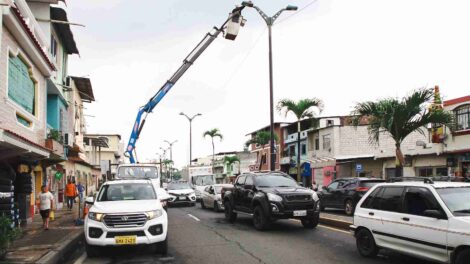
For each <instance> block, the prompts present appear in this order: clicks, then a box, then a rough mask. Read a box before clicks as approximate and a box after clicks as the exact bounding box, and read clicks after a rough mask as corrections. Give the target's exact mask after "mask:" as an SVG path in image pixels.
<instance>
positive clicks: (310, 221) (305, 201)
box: [224, 172, 319, 230]
mask: <svg viewBox="0 0 470 264" xmlns="http://www.w3.org/2000/svg"><path fill="white" fill-rule="evenodd" d="M318 201H319V199H318V196H317V194H316V193H315V192H314V191H312V190H310V189H307V188H304V187H301V186H299V185H298V184H297V182H296V181H295V180H294V179H292V177H290V176H289V175H287V174H285V173H283V172H260V173H246V174H242V175H240V176H238V177H237V179H236V181H235V184H234V187H233V188H226V191H225V194H224V207H225V218H226V219H227V220H228V221H229V222H234V221H235V220H236V218H237V215H238V214H243V215H248V216H251V217H253V224H254V226H255V228H256V229H258V230H264V229H266V228H268V227H269V225H270V223H271V222H272V221H275V220H277V219H288V218H296V219H300V221H301V222H302V225H303V226H304V227H305V228H315V227H316V226H317V225H318V220H319V209H318Z"/></svg>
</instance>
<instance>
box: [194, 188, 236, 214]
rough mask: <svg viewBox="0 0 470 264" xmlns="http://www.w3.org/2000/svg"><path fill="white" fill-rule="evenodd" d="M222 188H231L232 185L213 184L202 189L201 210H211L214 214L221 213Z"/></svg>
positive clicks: (222, 207)
mask: <svg viewBox="0 0 470 264" xmlns="http://www.w3.org/2000/svg"><path fill="white" fill-rule="evenodd" d="M223 188H233V185H231V184H213V185H209V186H207V187H206V188H204V191H203V192H202V193H201V207H202V208H203V209H205V208H213V209H214V211H216V212H219V211H223V210H224V203H223V201H222V196H221V192H222V189H223Z"/></svg>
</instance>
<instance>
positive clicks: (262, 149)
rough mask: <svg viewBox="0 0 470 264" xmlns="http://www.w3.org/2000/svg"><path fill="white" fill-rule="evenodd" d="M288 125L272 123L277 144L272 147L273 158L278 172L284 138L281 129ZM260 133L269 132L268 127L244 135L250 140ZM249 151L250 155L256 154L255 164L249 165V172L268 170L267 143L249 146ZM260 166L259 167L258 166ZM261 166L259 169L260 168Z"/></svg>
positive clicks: (268, 149)
mask: <svg viewBox="0 0 470 264" xmlns="http://www.w3.org/2000/svg"><path fill="white" fill-rule="evenodd" d="M288 124H290V123H286V122H276V123H274V134H275V135H277V137H278V139H279V142H275V146H274V148H275V149H274V152H275V154H276V158H275V165H274V166H275V170H280V169H281V164H280V159H281V157H280V156H281V155H280V153H281V152H282V150H283V149H284V136H283V128H284V127H285V126H286V125H288ZM260 131H266V132H269V131H270V126H266V127H263V128H261V129H258V130H255V131H253V132H251V133H249V134H246V136H250V138H255V136H256V133H258V132H260ZM250 149H251V150H250V151H251V152H252V153H256V163H253V164H251V166H250V169H251V170H260V169H261V170H270V168H269V166H270V146H269V143H268V144H266V145H263V146H261V145H258V144H251V145H250ZM260 164H261V165H260ZM260 166H261V168H260Z"/></svg>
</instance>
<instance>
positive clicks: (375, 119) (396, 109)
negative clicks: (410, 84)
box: [353, 88, 453, 177]
mask: <svg viewBox="0 0 470 264" xmlns="http://www.w3.org/2000/svg"><path fill="white" fill-rule="evenodd" d="M433 96H434V93H433V89H425V88H422V89H418V90H414V91H413V92H412V93H411V94H410V95H408V96H406V97H404V98H402V99H397V98H387V99H381V100H378V101H375V102H372V101H367V102H362V103H358V104H357V105H356V106H355V108H354V109H355V110H354V111H353V114H354V115H355V118H354V125H356V126H358V125H359V121H360V120H361V119H362V118H367V119H368V121H369V123H368V129H369V136H370V137H369V140H370V141H371V143H379V139H380V135H381V134H386V135H389V136H391V137H392V139H393V140H394V141H395V153H396V176H398V177H401V176H403V164H404V157H403V152H402V151H401V143H402V142H403V140H405V138H406V137H407V136H408V135H409V134H411V133H412V132H414V131H417V132H419V133H421V134H423V135H424V129H426V128H425V127H426V126H427V125H428V124H435V125H443V126H447V127H449V128H451V129H452V128H453V116H452V114H451V113H449V112H446V111H444V110H442V109H437V108H436V109H432V110H430V109H429V108H428V106H429V105H430V103H432V98H433Z"/></svg>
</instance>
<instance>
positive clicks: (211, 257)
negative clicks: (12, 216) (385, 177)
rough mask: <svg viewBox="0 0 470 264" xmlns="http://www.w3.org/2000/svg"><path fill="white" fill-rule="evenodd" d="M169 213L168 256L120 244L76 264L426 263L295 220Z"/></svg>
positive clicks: (184, 210) (187, 211) (189, 209)
mask: <svg viewBox="0 0 470 264" xmlns="http://www.w3.org/2000/svg"><path fill="white" fill-rule="evenodd" d="M169 217H170V228H169V245H170V247H169V248H170V249H169V254H168V256H167V257H166V258H162V257H161V256H158V255H154V254H153V253H152V252H151V251H150V250H149V249H145V248H143V249H134V248H120V249H118V250H105V251H103V256H102V257H100V258H94V259H88V258H86V254H82V256H81V258H80V259H79V260H78V261H76V262H75V263H237V264H238V263H243V264H245V263H246V264H250V263H308V264H316V263H318V264H329V263H335V264H338V263H344V264H346V263H347V264H351V263H352V264H354V263H363V264H369V263H370V264H372V263H378V264H379V263H382V264H385V263H386V264H398V263H400V264H408V263H409V264H424V263H428V262H423V261H420V260H417V259H414V258H409V257H405V256H401V255H398V254H395V253H390V252H383V253H382V254H381V255H380V256H379V257H377V258H375V259H364V258H362V257H360V256H359V255H358V253H357V252H356V248H355V242H354V239H353V237H352V236H351V235H350V234H349V233H347V232H344V231H341V230H335V229H331V228H328V227H324V226H319V227H318V228H317V229H315V230H306V229H304V228H303V227H302V225H301V224H300V223H299V222H297V221H293V220H282V221H278V222H276V223H275V224H274V225H273V227H272V228H271V230H269V231H265V232H259V231H256V230H254V228H253V226H252V223H251V219H250V218H247V217H240V218H239V220H237V222H236V223H235V224H230V223H227V222H226V221H225V220H224V217H223V214H222V213H218V214H217V213H214V212H212V211H210V210H203V209H201V208H200V207H199V206H197V207H184V208H170V209H169ZM72 263H73V262H72Z"/></svg>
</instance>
